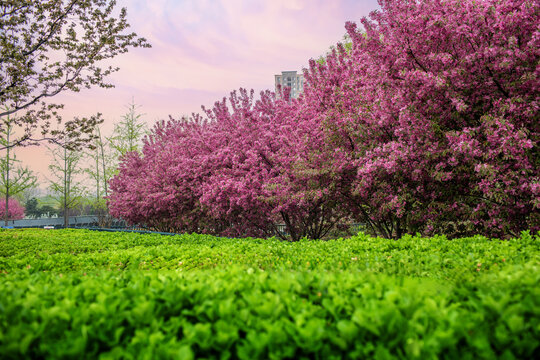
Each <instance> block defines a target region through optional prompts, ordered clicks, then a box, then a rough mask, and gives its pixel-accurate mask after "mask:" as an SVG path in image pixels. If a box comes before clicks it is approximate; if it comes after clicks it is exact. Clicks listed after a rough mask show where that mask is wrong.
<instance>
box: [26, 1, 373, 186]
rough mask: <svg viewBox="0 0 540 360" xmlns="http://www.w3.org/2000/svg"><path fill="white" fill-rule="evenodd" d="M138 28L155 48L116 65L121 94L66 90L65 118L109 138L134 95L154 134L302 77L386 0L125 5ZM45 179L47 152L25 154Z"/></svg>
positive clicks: (131, 53)
mask: <svg viewBox="0 0 540 360" xmlns="http://www.w3.org/2000/svg"><path fill="white" fill-rule="evenodd" d="M119 6H125V7H127V10H128V19H129V23H130V24H131V30H132V31H135V32H136V33H137V34H138V35H140V36H143V37H145V38H146V39H147V40H148V41H149V42H150V44H151V45H152V48H150V49H132V50H130V51H129V53H127V54H122V55H119V56H118V57H117V58H115V59H114V60H113V62H114V64H116V65H118V66H119V67H120V71H119V72H118V73H115V74H114V75H113V76H111V77H110V81H111V82H112V83H113V84H114V85H115V86H116V87H115V88H113V89H91V90H84V91H81V92H80V93H64V94H61V95H59V96H57V97H55V98H54V101H55V102H60V103H64V104H65V112H64V118H65V119H69V118H70V117H73V116H88V115H91V114H94V113H96V112H101V113H102V114H103V117H104V119H105V123H104V125H103V132H104V133H105V134H109V133H110V131H111V130H112V128H113V124H114V123H115V122H117V121H119V120H121V117H122V115H123V114H125V112H126V104H128V103H129V102H130V101H131V99H132V97H133V98H134V100H135V103H136V104H138V105H140V106H141V107H140V112H141V113H144V114H145V115H144V117H143V119H144V120H145V121H146V122H147V123H148V125H149V127H150V126H152V124H153V123H154V122H155V121H156V120H159V119H166V118H168V117H169V115H172V116H173V117H180V116H181V115H190V114H191V113H193V112H199V111H200V109H201V105H205V106H211V105H212V104H213V103H214V102H215V101H217V100H220V99H221V98H223V97H224V96H226V95H227V94H228V93H229V92H230V91H232V90H234V89H238V88H240V87H245V88H248V89H251V88H253V89H255V90H256V91H257V92H259V91H261V90H265V89H272V90H273V88H274V75H275V74H278V73H280V72H281V71H283V70H298V71H301V70H302V68H303V67H306V66H307V64H308V60H309V59H310V58H317V57H319V56H320V55H322V54H324V53H325V52H326V51H327V50H328V48H329V47H330V46H331V45H333V44H335V43H336V42H338V41H339V40H340V39H341V38H342V37H343V35H344V34H345V29H344V25H345V21H358V20H360V18H362V17H363V16H366V15H368V14H369V12H371V11H372V10H375V9H376V8H377V7H378V4H377V1H376V0H309V1H308V0H151V1H148V0H123V1H122V0H121V1H119ZM16 153H17V157H18V159H19V160H22V162H23V164H25V165H27V166H30V168H31V169H32V170H34V171H35V172H37V173H39V175H40V180H41V181H42V184H41V187H42V188H45V187H46V184H45V179H46V177H48V176H49V175H48V174H49V172H48V169H47V167H48V164H49V163H50V158H49V157H48V155H47V151H46V148H45V147H44V146H41V147H29V148H24V149H17V150H16Z"/></svg>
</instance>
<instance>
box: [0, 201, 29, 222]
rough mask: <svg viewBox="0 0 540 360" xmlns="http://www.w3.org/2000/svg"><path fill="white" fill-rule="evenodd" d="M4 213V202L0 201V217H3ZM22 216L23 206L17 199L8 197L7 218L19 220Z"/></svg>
mask: <svg viewBox="0 0 540 360" xmlns="http://www.w3.org/2000/svg"><path fill="white" fill-rule="evenodd" d="M5 214H6V203H5V201H2V205H0V219H4V216H5ZM22 218H24V206H22V205H21V204H20V203H19V202H18V201H17V199H14V198H9V200H8V220H20V219H22Z"/></svg>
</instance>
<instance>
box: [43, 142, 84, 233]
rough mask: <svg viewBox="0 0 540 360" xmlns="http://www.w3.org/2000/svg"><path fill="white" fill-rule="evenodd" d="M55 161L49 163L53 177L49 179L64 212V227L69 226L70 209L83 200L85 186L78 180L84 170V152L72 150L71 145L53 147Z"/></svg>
mask: <svg viewBox="0 0 540 360" xmlns="http://www.w3.org/2000/svg"><path fill="white" fill-rule="evenodd" d="M51 153H52V156H53V163H52V164H51V165H49V169H50V170H51V173H52V176H53V179H51V180H49V182H50V188H51V190H52V192H53V193H54V194H56V199H57V201H58V202H59V203H60V207H61V209H62V210H63V213H64V227H68V226H69V211H70V209H72V208H74V207H75V206H76V205H78V203H79V202H80V201H81V200H82V198H83V195H84V186H83V184H82V183H81V182H80V181H78V180H77V178H76V177H77V175H79V174H81V173H82V172H83V169H82V168H81V167H80V162H81V160H82V158H83V153H82V152H80V151H77V150H72V149H70V148H69V146H62V147H60V146H59V147H56V148H54V149H51Z"/></svg>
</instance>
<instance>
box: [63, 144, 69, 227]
mask: <svg viewBox="0 0 540 360" xmlns="http://www.w3.org/2000/svg"><path fill="white" fill-rule="evenodd" d="M67 163H68V161H67V150H66V148H65V147H64V228H67V227H68V226H69V215H68V206H67V205H68V201H67V198H68V194H69V190H68V187H67V183H68V180H67V172H68V168H67Z"/></svg>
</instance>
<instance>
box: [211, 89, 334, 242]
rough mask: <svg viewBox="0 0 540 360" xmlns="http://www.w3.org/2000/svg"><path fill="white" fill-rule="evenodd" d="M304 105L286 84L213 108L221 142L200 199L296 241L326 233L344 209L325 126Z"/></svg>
mask: <svg viewBox="0 0 540 360" xmlns="http://www.w3.org/2000/svg"><path fill="white" fill-rule="evenodd" d="M301 107H302V103H301V102H296V101H294V100H293V101H290V102H289V101H288V92H287V91H285V92H283V93H282V94H281V96H280V98H279V99H276V97H275V95H274V94H272V93H270V92H264V93H262V94H261V97H260V99H259V100H257V101H254V100H253V91H252V92H251V93H248V92H247V91H246V90H242V89H241V90H240V91H239V92H238V93H237V92H233V93H232V94H231V96H230V98H229V102H228V103H227V102H225V100H224V101H223V102H220V103H216V104H215V106H214V108H213V109H211V110H209V111H206V114H207V116H208V118H209V119H210V121H211V122H212V123H213V124H214V126H213V127H212V131H211V134H210V135H209V136H210V138H211V141H212V144H213V147H214V149H215V150H214V151H213V153H212V154H211V155H210V157H209V162H210V163H211V164H213V165H212V168H213V169H212V171H211V176H210V177H209V178H208V179H207V181H206V184H205V185H204V187H203V196H202V197H201V203H202V204H203V205H204V206H205V207H206V208H208V209H210V210H211V211H212V214H213V216H214V217H218V216H223V215H225V214H226V215H227V216H230V217H231V219H237V220H238V221H239V224H242V227H244V228H245V227H246V226H247V225H249V226H252V227H254V228H258V229H260V230H261V235H269V234H278V235H279V236H282V237H284V238H288V239H290V240H293V241H297V240H299V239H301V238H303V237H307V238H313V239H314V238H321V237H323V236H324V235H325V234H326V233H328V231H329V230H330V229H332V227H333V226H334V224H335V223H336V222H337V221H338V220H339V219H341V218H342V217H343V216H344V215H343V211H342V210H341V209H340V210H337V209H339V208H338V207H336V206H335V205H336V201H337V200H336V196H335V195H336V192H335V191H332V190H331V189H332V188H333V187H332V186H331V181H330V180H329V179H328V177H327V171H326V170H325V167H326V165H327V163H328V161H327V157H326V156H325V157H324V159H320V158H319V156H318V153H321V151H320V146H324V141H323V140H324V139H323V137H322V126H321V124H320V123H317V122H314V119H313V118H312V117H309V116H307V117H303V116H300V115H299V114H300V109H301ZM307 140H309V141H307ZM324 161H326V163H324ZM278 223H283V224H285V228H286V234H287V235H285V234H283V233H280V232H279V231H277V229H276V224H278Z"/></svg>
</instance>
